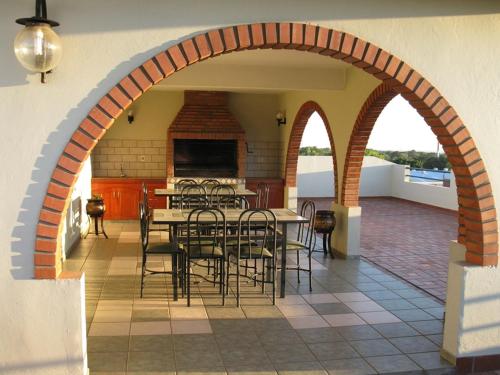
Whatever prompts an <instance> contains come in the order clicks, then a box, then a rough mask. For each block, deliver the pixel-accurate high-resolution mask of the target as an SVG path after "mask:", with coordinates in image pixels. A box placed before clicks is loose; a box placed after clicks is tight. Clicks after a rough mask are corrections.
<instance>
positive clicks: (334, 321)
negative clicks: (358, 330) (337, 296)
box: [322, 314, 366, 327]
mask: <svg viewBox="0 0 500 375" xmlns="http://www.w3.org/2000/svg"><path fill="white" fill-rule="evenodd" d="M322 317H323V319H325V320H326V321H327V322H328V324H330V325H331V326H332V327H343V326H359V325H364V324H366V322H365V321H364V320H363V319H361V318H360V317H359V316H358V315H356V314H331V315H322Z"/></svg>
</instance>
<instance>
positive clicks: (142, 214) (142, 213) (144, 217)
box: [139, 202, 149, 253]
mask: <svg viewBox="0 0 500 375" xmlns="http://www.w3.org/2000/svg"><path fill="white" fill-rule="evenodd" d="M139 218H140V220H139V223H140V226H141V246H142V252H143V253H144V252H145V251H146V250H147V248H148V244H149V218H148V214H147V210H146V207H145V206H144V203H143V202H139Z"/></svg>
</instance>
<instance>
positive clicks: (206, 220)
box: [187, 207, 226, 257]
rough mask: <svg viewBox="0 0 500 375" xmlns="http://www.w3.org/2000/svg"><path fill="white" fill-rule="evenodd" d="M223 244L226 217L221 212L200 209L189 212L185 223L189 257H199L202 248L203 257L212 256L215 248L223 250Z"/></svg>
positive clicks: (204, 208) (209, 208)
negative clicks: (219, 247)
mask: <svg viewBox="0 0 500 375" xmlns="http://www.w3.org/2000/svg"><path fill="white" fill-rule="evenodd" d="M225 243H226V216H225V215H224V213H223V212H222V211H221V210H219V209H218V208H213V207H201V208H195V209H194V210H192V211H191V212H190V214H189V216H188V221H187V251H188V252H189V255H190V256H198V257H199V256H201V255H202V247H203V249H204V250H205V251H203V255H212V256H213V255H214V253H215V248H216V247H217V246H221V247H223V248H224V247H225ZM207 247H208V248H207ZM210 249H211V254H210ZM207 250H209V251H208V252H207ZM224 251H225V250H224Z"/></svg>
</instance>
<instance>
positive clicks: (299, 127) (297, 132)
mask: <svg viewBox="0 0 500 375" xmlns="http://www.w3.org/2000/svg"><path fill="white" fill-rule="evenodd" d="M314 112H317V113H318V114H319V116H320V117H321V120H322V121H323V124H324V125H325V128H326V132H327V133H328V139H329V140H330V148H331V149H332V162H333V165H332V167H333V170H334V172H335V173H334V175H335V180H334V183H333V185H334V187H333V188H334V193H335V199H334V200H335V202H337V201H338V178H337V176H338V173H337V158H336V155H335V145H334V141H333V136H332V130H331V128H330V123H329V122H328V118H327V117H326V115H325V112H324V111H323V109H322V108H321V106H320V105H319V104H318V103H316V102H314V101H308V102H306V103H304V104H302V106H301V107H300V108H299V110H298V112H297V114H296V115H295V119H294V121H293V126H292V131H291V133H290V139H289V141H288V149H287V153H286V164H285V186H287V187H295V186H297V163H298V160H299V150H300V142H301V141H302V135H303V134H304V130H305V128H306V125H307V121H309V118H310V117H311V115H312V114H313V113H314Z"/></svg>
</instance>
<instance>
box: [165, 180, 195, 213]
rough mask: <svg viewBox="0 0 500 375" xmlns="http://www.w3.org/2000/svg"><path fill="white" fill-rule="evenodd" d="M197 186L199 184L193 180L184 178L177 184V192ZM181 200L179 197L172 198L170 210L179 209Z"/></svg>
mask: <svg viewBox="0 0 500 375" xmlns="http://www.w3.org/2000/svg"><path fill="white" fill-rule="evenodd" d="M190 185H197V182H196V181H195V180H193V179H192V178H184V179H182V180H179V181H177V182H176V183H175V185H174V186H175V189H176V190H181V191H182V190H183V189H184V188H185V187H186V186H190ZM179 201H180V198H179V197H178V196H173V197H170V205H169V206H170V208H178V207H179Z"/></svg>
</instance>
